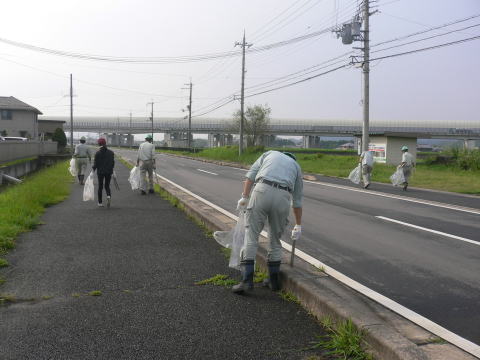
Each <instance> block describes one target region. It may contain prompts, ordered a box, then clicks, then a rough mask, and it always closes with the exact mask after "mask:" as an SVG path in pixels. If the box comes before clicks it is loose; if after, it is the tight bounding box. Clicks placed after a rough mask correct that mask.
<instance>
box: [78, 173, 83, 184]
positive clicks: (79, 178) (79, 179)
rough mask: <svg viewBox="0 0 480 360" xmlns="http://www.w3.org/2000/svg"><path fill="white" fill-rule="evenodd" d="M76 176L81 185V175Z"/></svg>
mask: <svg viewBox="0 0 480 360" xmlns="http://www.w3.org/2000/svg"><path fill="white" fill-rule="evenodd" d="M77 177H78V183H79V184H80V185H82V175H78V176H77Z"/></svg>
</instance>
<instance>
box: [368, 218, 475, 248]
mask: <svg viewBox="0 0 480 360" xmlns="http://www.w3.org/2000/svg"><path fill="white" fill-rule="evenodd" d="M375 217H376V218H377V219H382V220H385V221H390V222H393V223H396V224H400V225H404V226H408V227H412V228H415V229H419V230H423V231H428V232H431V233H434V234H438V235H442V236H446V237H449V238H452V239H457V240H461V241H465V242H468V243H471V244H475V245H480V241H475V240H470V239H467V238H464V237H461V236H456V235H452V234H448V233H444V232H441V231H437V230H432V229H429V228H425V227H422V226H418V225H413V224H409V223H406V222H403V221H399V220H395V219H390V218H388V217H385V216H375Z"/></svg>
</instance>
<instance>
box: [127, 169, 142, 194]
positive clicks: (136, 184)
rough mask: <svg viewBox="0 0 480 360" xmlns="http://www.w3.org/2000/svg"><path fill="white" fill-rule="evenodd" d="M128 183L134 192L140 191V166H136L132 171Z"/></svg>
mask: <svg viewBox="0 0 480 360" xmlns="http://www.w3.org/2000/svg"><path fill="white" fill-rule="evenodd" d="M128 182H129V183H130V185H132V190H138V189H140V184H141V175H140V168H139V167H138V166H135V167H134V168H133V169H132V170H131V171H130V176H129V177H128Z"/></svg>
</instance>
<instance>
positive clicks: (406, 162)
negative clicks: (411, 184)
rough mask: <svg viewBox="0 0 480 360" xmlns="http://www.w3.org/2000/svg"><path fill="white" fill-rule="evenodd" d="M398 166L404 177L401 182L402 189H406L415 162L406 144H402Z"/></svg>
mask: <svg viewBox="0 0 480 360" xmlns="http://www.w3.org/2000/svg"><path fill="white" fill-rule="evenodd" d="M398 166H399V167H401V168H402V170H403V176H404V177H405V182H404V183H403V191H407V187H408V180H410V176H411V175H412V169H413V168H414V167H415V162H414V161H413V155H412V154H410V153H409V152H408V146H406V145H404V146H402V162H401V163H400V165H398Z"/></svg>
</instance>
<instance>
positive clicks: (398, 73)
mask: <svg viewBox="0 0 480 360" xmlns="http://www.w3.org/2000/svg"><path fill="white" fill-rule="evenodd" d="M359 3H360V2H359V1H357V0H296V1H295V0H288V1H287V0H243V1H227V0H203V1H199V0H175V1H173V0H163V1H158V0H135V1H133V0H108V1H107V0H95V1H92V0H68V1H65V0H62V1H60V0H58V1H56V0H55V1H54V0H44V1H38V0H31V1H25V0H16V1H4V2H2V19H1V21H0V38H2V39H8V40H13V41H18V42H22V43H26V44H30V45H35V46H39V47H44V48H48V49H55V50H62V51H70V52H75V53H82V54H98V55H106V56H122V57H160V56H161V57H178V56H190V55H198V54H209V53H217V52H228V51H234V50H239V48H238V47H237V48H235V47H234V44H235V42H236V41H241V39H242V34H243V31H244V29H245V32H246V37H247V42H249V43H252V44H253V46H252V47H251V49H255V48H258V47H261V46H264V45H268V44H271V43H275V42H278V41H283V40H289V39H291V38H294V37H297V36H301V35H304V34H308V33H311V32H314V31H318V30H321V29H326V28H328V27H331V26H333V25H336V24H341V23H342V22H343V21H347V20H349V19H351V18H352V16H353V15H354V14H355V13H356V8H357V6H356V5H358V4H359ZM374 9H377V10H379V12H377V13H376V14H375V15H373V16H372V17H371V40H372V44H375V43H378V42H381V41H385V40H390V39H394V38H398V37H401V36H403V35H407V34H411V33H414V32H417V31H423V30H426V29H428V28H430V27H434V26H437V25H442V24H446V23H449V22H452V21H455V20H459V19H463V18H466V17H468V16H473V15H477V14H480V1H479V0H455V1H453V0H422V1H418V0H379V1H377V2H376V4H375V7H374ZM476 24H480V17H477V18H474V19H471V20H469V21H465V22H461V23H458V24H456V25H452V26H449V27H445V28H443V29H441V30H437V31H431V32H427V33H424V34H422V35H419V36H416V37H411V38H408V39H407V40H404V41H393V42H390V43H388V44H386V45H381V46H378V47H374V48H372V51H373V50H377V49H380V48H385V47H389V46H394V45H399V44H402V43H404V42H407V41H412V40H417V39H421V38H425V37H428V36H432V35H438V34H442V33H445V32H448V31H451V30H455V29H460V28H464V27H468V26H471V27H470V28H469V29H467V30H463V31H460V32H454V33H452V34H450V35H446V36H439V37H436V38H434V39H431V40H429V41H421V42H418V43H414V44H409V45H405V46H402V47H398V48H395V49H391V50H386V51H380V52H378V53H372V58H375V57H378V56H384V55H387V54H394V53H399V52H404V51H409V50H413V49H418V48H424V47H428V46H432V45H437V44H442V43H447V42H451V41H456V40H459V39H464V38H469V37H473V36H476V35H480V26H475V25H476ZM352 46H357V47H359V46H361V44H360V43H354V44H353V45H343V44H342V42H341V40H340V39H337V38H336V36H335V35H333V34H332V33H329V32H328V33H326V34H325V35H321V36H317V37H315V38H313V39H310V40H306V41H303V42H299V43H295V44H290V45H287V46H284V47H281V48H277V49H274V50H269V51H263V52H260V53H257V54H247V59H246V68H247V74H246V80H245V81H246V87H247V90H246V94H252V93H254V92H255V91H254V90H252V89H248V88H249V87H251V86H253V85H256V84H260V83H263V82H266V81H271V80H274V79H276V78H279V77H282V76H285V75H288V74H291V73H294V72H297V71H300V70H303V69H306V68H309V67H312V66H314V65H317V64H320V63H322V62H324V61H326V60H329V59H332V58H334V57H336V56H338V55H341V54H344V53H345V52H347V51H350V50H351V49H352ZM479 55H480V40H474V41H469V42H466V43H463V44H459V45H454V46H448V47H443V48H440V49H437V50H432V51H426V52H422V53H418V54H414V55H407V56H401V57H394V58H391V59H384V60H380V61H374V62H373V63H372V64H371V65H372V68H371V110H370V114H371V118H372V119H379V120H380V119H381V120H391V121H392V123H393V122H401V121H402V120H404V119H410V120H411V119H419V120H438V121H449V122H453V121H476V120H480V118H479V114H480V111H479V110H480V101H479V100H478V99H479V94H480V66H479V58H480V56H479ZM344 59H347V57H346V56H345V57H344ZM346 62H347V60H345V62H344V63H346ZM338 65H339V64H337V66H338ZM318 72H320V71H317V72H316V73H318ZM70 73H72V74H73V78H74V93H75V95H76V97H75V99H74V103H75V110H74V112H75V115H83V116H93V115H101V116H114V117H116V116H121V117H125V116H128V114H129V112H130V111H132V112H133V116H135V117H147V116H148V112H149V110H148V108H147V106H146V104H147V102H150V101H152V100H153V101H154V102H155V105H154V112H155V117H160V116H168V117H179V118H181V117H183V115H184V114H183V113H182V112H181V109H182V108H185V106H186V104H187V103H188V91H187V90H184V89H182V88H185V87H186V86H185V84H186V83H188V82H189V79H190V78H191V79H192V82H193V106H192V108H193V110H194V112H195V110H197V114H199V113H201V111H198V109H202V108H204V109H205V110H209V109H210V108H209V107H208V106H209V105H211V104H213V103H215V102H216V101H218V100H219V99H221V98H224V97H227V96H230V95H232V94H234V93H237V94H238V93H239V89H240V76H241V57H240V56H236V57H234V58H231V59H220V60H215V61H203V62H193V63H183V64H155V65H144V64H122V63H112V62H99V61H82V60H76V59H71V58H67V57H58V56H53V55H47V54H41V53H39V52H34V51H30V50H26V49H21V48H18V47H14V46H11V45H7V44H5V43H3V42H0V96H14V97H17V98H18V99H20V100H22V101H25V102H27V103H29V104H31V105H33V106H36V107H38V108H39V109H40V110H41V111H42V112H43V113H44V114H45V115H68V114H69V108H68V104H69V99H68V97H66V95H68V93H69V74H70ZM316 73H312V74H308V75H305V74H303V73H302V74H300V75H301V76H300V77H298V78H296V79H295V80H300V79H302V78H306V77H308V76H310V75H313V74H316ZM361 79H362V75H361V70H360V69H359V68H355V67H350V68H346V69H342V70H339V71H335V72H332V73H330V74H328V75H325V76H320V77H318V78H316V79H313V80H311V81H307V82H304V83H302V84H299V85H296V86H291V87H288V88H285V89H281V90H277V91H274V92H271V93H268V94H263V95H258V96H254V97H249V98H248V99H247V100H246V104H247V105H253V104H268V105H269V106H270V107H271V109H272V113H271V115H272V117H274V118H306V119H358V120H359V121H360V120H361V119H362V107H361V100H362V92H361V88H362V83H361V81H362V80H361ZM238 108H239V102H238V101H235V102H232V103H231V104H228V105H226V106H224V107H222V108H220V109H218V110H216V111H214V112H211V113H209V114H208V115H206V116H209V117H224V116H231V114H232V113H233V112H234V111H235V110H237V109H238Z"/></svg>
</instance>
